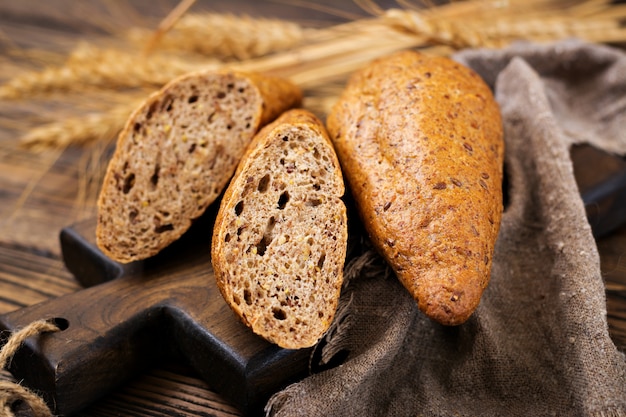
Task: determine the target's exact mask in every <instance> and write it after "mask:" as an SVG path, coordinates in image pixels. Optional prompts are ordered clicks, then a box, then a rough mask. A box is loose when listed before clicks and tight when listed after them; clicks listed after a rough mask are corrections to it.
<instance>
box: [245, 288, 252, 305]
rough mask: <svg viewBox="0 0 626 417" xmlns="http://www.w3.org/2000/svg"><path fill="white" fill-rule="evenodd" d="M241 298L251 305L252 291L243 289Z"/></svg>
mask: <svg viewBox="0 0 626 417" xmlns="http://www.w3.org/2000/svg"><path fill="white" fill-rule="evenodd" d="M243 299H244V301H245V302H246V304H248V305H249V306H250V305H252V293H251V292H250V290H249V289H247V288H246V289H245V290H243Z"/></svg>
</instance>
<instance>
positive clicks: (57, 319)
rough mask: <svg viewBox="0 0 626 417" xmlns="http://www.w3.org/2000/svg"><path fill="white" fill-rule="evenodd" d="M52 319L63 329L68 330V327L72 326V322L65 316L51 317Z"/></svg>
mask: <svg viewBox="0 0 626 417" xmlns="http://www.w3.org/2000/svg"><path fill="white" fill-rule="evenodd" d="M50 321H51V322H52V323H53V324H54V325H55V326H57V327H58V328H59V330H61V331H63V330H67V328H68V327H70V322H69V321H68V320H67V319H64V318H63V317H53V318H51V319H50Z"/></svg>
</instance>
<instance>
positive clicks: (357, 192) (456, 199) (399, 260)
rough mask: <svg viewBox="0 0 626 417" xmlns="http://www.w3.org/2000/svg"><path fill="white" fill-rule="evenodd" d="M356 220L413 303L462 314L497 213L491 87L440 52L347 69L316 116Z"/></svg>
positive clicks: (486, 256)
mask: <svg viewBox="0 0 626 417" xmlns="http://www.w3.org/2000/svg"><path fill="white" fill-rule="evenodd" d="M327 126H328V131H329V134H330V137H331V139H332V141H333V143H334V145H335V148H336V151H337V154H338V156H339V159H340V161H341V164H342V167H343V173H344V176H345V177H346V180H347V181H348V184H349V186H350V188H351V191H352V193H353V195H354V199H355V202H356V204H357V207H358V209H359V212H360V215H361V218H362V220H363V222H364V225H365V227H366V229H367V231H368V233H369V235H370V236H371V239H372V241H373V243H374V245H375V246H376V247H377V248H378V250H379V251H380V253H381V254H382V255H383V256H384V258H385V259H386V260H387V261H388V263H389V264H390V265H391V266H392V268H393V269H394V271H395V273H396V275H397V276H398V278H399V279H400V281H401V282H402V283H403V285H404V286H405V287H406V288H407V289H408V290H409V292H410V293H411V294H412V295H413V297H414V298H415V300H416V302H417V304H418V306H419V308H420V310H422V311H423V312H424V313H425V314H426V315H427V316H429V317H431V318H432V319H434V320H436V321H438V322H440V323H442V324H446V325H457V324H460V323H463V322H464V321H466V320H467V319H468V318H469V316H470V315H471V314H472V312H473V311H474V310H475V309H476V308H477V306H478V304H479V301H480V298H481V295H482V293H483V290H484V289H485V287H486V286H487V284H488V282H489V278H490V271H491V264H492V257H493V253H494V246H495V241H496V238H497V235H498V230H499V226H500V220H501V216H502V209H503V202H502V175H503V151H504V143H503V137H502V122H501V117H500V112H499V107H498V105H497V103H496V102H495V100H494V98H493V96H492V93H491V90H490V89H489V88H488V86H487V85H486V84H485V83H484V82H483V80H482V79H481V78H480V77H479V76H478V75H477V74H476V73H474V72H473V71H472V70H470V69H469V68H466V67H464V66H462V65H460V64H458V63H456V62H454V61H452V60H450V59H448V58H443V57H434V56H427V55H424V54H420V53H418V52H414V51H403V52H399V53H396V54H394V55H391V56H388V57H384V58H381V59H379V60H377V61H375V62H373V63H371V65H369V66H368V67H367V68H364V69H363V70H361V71H359V72H357V73H355V74H353V76H352V77H351V79H350V80H349V82H348V85H347V86H346V88H345V90H344V92H343V94H342V95H341V97H340V99H339V100H338V102H337V103H336V104H335V106H334V108H333V109H332V112H331V114H330V115H329V117H328V120H327Z"/></svg>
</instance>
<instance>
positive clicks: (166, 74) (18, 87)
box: [0, 43, 219, 99]
mask: <svg viewBox="0 0 626 417" xmlns="http://www.w3.org/2000/svg"><path fill="white" fill-rule="evenodd" d="M218 66H219V64H218V63H216V62H215V61H205V62H202V63H197V62H194V61H188V60H182V59H178V58H172V57H169V56H166V55H155V56H152V57H150V59H141V58H140V57H139V56H138V54H137V53H136V52H134V53H133V52H125V51H121V50H118V49H101V48H98V47H95V46H93V45H91V44H88V43H81V44H79V46H78V47H77V48H76V49H75V50H74V51H73V52H72V54H71V55H70V56H69V58H68V60H67V61H66V62H65V64H64V65H62V66H60V67H49V68H46V69H44V70H43V71H40V72H28V73H25V74H23V75H19V76H16V77H14V78H12V79H11V80H9V81H8V82H7V83H6V84H4V85H2V86H0V99H18V98H25V97H29V96H32V95H36V94H44V93H50V92H58V91H63V92H73V91H79V92H82V91H83V90H84V89H85V88H86V87H88V88H89V87H91V88H94V87H95V88H106V89H123V88H137V87H154V86H160V85H163V84H165V83H166V82H167V81H169V80H171V79H172V78H175V77H176V76H179V75H181V74H184V73H186V72H189V71H194V70H197V69H200V68H216V67H218Z"/></svg>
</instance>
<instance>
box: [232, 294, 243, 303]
mask: <svg viewBox="0 0 626 417" xmlns="http://www.w3.org/2000/svg"><path fill="white" fill-rule="evenodd" d="M233 303H235V304H237V305H239V304H241V299H240V298H239V297H237V296H236V295H233Z"/></svg>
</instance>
